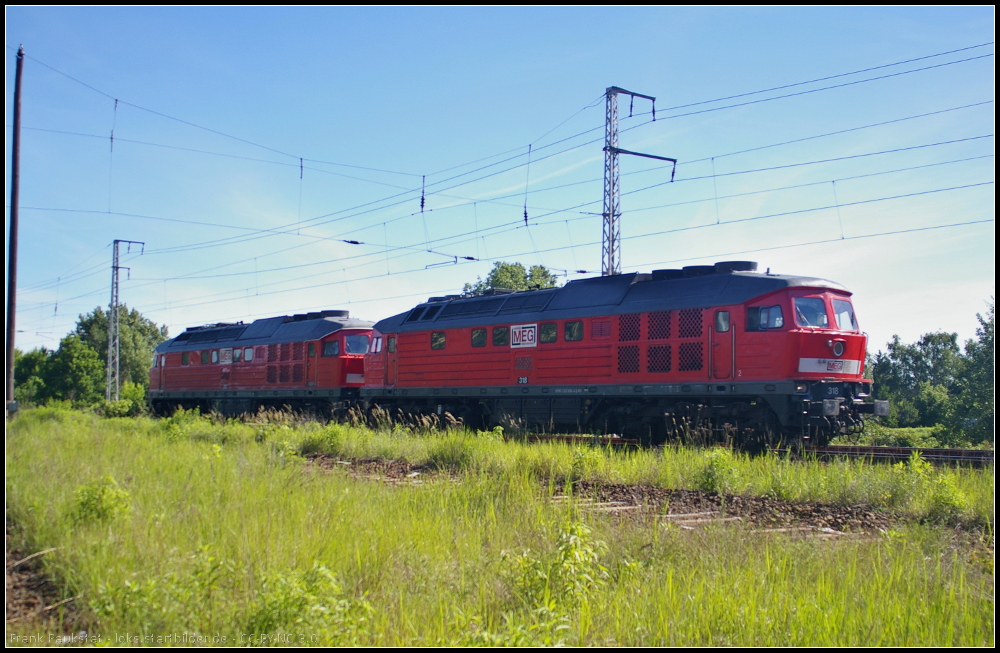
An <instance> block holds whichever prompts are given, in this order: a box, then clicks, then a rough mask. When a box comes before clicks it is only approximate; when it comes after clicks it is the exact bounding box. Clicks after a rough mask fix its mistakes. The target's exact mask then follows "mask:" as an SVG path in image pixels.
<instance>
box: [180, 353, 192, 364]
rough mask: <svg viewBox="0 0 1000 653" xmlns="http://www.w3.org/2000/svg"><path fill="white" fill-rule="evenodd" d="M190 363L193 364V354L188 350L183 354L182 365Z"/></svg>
mask: <svg viewBox="0 0 1000 653" xmlns="http://www.w3.org/2000/svg"><path fill="white" fill-rule="evenodd" d="M190 364H191V354H189V353H188V352H184V353H183V354H181V365H190Z"/></svg>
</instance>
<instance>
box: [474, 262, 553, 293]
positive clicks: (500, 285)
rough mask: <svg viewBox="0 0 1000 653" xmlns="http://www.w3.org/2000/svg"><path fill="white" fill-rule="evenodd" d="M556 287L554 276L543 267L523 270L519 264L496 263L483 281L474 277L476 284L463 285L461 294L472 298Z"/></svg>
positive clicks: (534, 266) (535, 266) (533, 266)
mask: <svg viewBox="0 0 1000 653" xmlns="http://www.w3.org/2000/svg"><path fill="white" fill-rule="evenodd" d="M556 285H557V283H556V276H555V275H554V274H552V272H551V271H550V270H549V269H548V268H546V267H545V266H544V265H532V266H531V267H530V268H529V269H527V270H525V269H524V266H523V265H521V264H520V263H507V262H505V261H497V262H496V263H494V264H493V269H492V270H490V273H489V274H488V275H486V280H485V281H484V280H483V279H482V278H481V277H476V283H474V284H471V283H467V284H465V287H464V288H462V294H463V295H465V296H466V297H474V296H476V295H482V294H484V293H485V292H487V291H489V290H541V289H543V288H555V287H556Z"/></svg>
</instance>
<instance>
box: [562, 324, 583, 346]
mask: <svg viewBox="0 0 1000 653" xmlns="http://www.w3.org/2000/svg"><path fill="white" fill-rule="evenodd" d="M563 340H565V341H566V342H576V341H577V340H583V322H567V323H566V326H565V327H564V328H563Z"/></svg>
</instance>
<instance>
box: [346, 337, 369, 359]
mask: <svg viewBox="0 0 1000 653" xmlns="http://www.w3.org/2000/svg"><path fill="white" fill-rule="evenodd" d="M344 353H345V354H367V353H368V336H364V335H353V336H344Z"/></svg>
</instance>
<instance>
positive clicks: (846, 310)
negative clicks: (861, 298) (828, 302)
mask: <svg viewBox="0 0 1000 653" xmlns="http://www.w3.org/2000/svg"><path fill="white" fill-rule="evenodd" d="M833 314H834V315H835V316H837V327H838V328H839V329H840V330H841V331H857V330H858V321H857V319H856V318H855V317H854V308H853V307H852V306H851V302H847V301H844V300H843V299H835V300H833Z"/></svg>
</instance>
